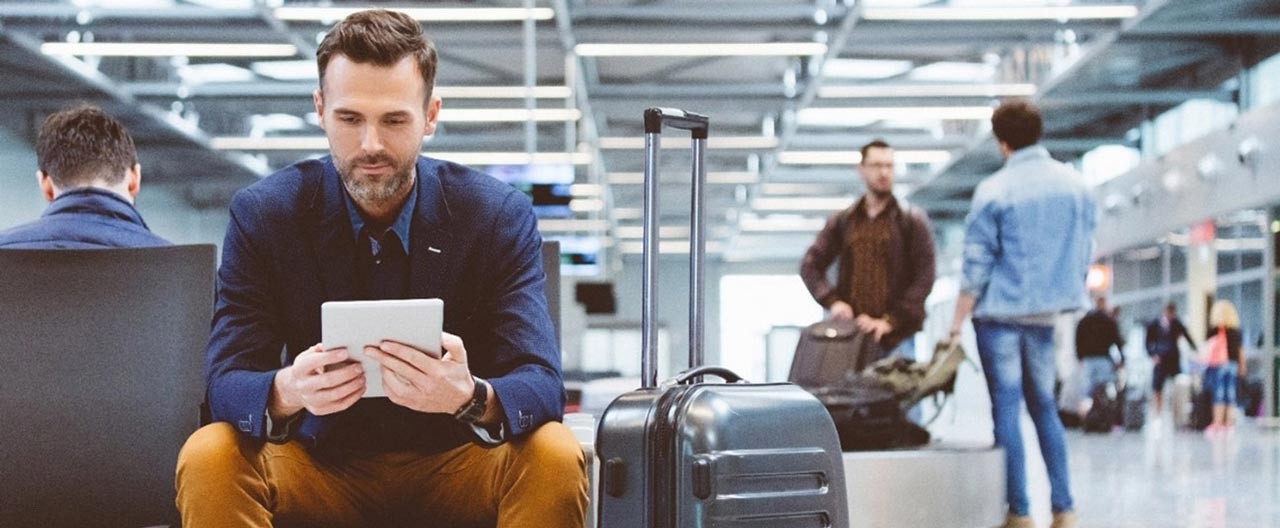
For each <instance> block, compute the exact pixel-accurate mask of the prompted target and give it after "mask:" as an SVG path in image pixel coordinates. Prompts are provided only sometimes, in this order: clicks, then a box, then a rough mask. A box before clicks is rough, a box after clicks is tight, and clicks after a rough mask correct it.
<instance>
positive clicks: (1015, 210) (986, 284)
mask: <svg viewBox="0 0 1280 528" xmlns="http://www.w3.org/2000/svg"><path fill="white" fill-rule="evenodd" d="M991 124H992V132H993V133H994V134H995V137H996V140H997V142H998V143H999V147H1000V154H1001V155H1002V156H1003V157H1004V158H1005V160H1006V162H1005V165H1004V168H1002V169H1001V170H1000V171H998V172H996V173H995V174H993V175H991V176H990V177H988V178H987V179H985V180H983V181H982V183H980V184H978V187H977V189H975V191H974V194H973V205H972V208H971V209H970V211H969V216H968V218H966V220H965V240H964V267H963V277H962V279H961V287H960V295H959V297H958V299H957V300H956V312H955V317H954V318H953V319H952V323H951V336H952V339H956V338H958V337H959V335H960V327H961V325H962V324H963V323H964V320H965V319H966V318H968V317H969V316H970V315H971V314H972V316H973V326H974V330H975V332H976V334H977V338H978V355H979V356H980V357H981V358H982V367H983V370H984V372H985V374H986V378H987V388H988V391H989V392H990V394H991V407H992V409H991V414H992V421H993V422H994V425H995V428H994V429H995V431H994V434H995V440H996V445H998V446H1000V447H1002V448H1004V451H1005V456H1006V471H1007V475H1008V479H1007V482H1006V485H1007V486H1008V489H1007V499H1008V503H1009V513H1008V517H1007V519H1006V524H1005V526H1010V527H1022V526H1032V525H1033V523H1032V519H1031V517H1030V507H1031V506H1030V501H1029V500H1028V498H1027V476H1026V467H1025V460H1024V458H1025V456H1024V453H1023V447H1022V433H1021V431H1020V428H1019V422H1020V420H1019V416H1020V415H1021V412H1022V400H1023V396H1024V395H1025V397H1026V402H1027V410H1028V411H1030V414H1031V419H1032V421H1034V422H1035V426H1036V432H1037V434H1038V436H1039V440H1040V452H1041V454H1042V455H1043V456H1044V461H1045V465H1046V467H1047V469H1048V473H1049V485H1050V490H1051V495H1050V504H1051V505H1052V507H1053V524H1052V526H1053V528H1062V527H1070V526H1075V525H1076V517H1075V513H1074V512H1073V508H1074V505H1073V504H1072V498H1071V487H1070V479H1069V478H1068V475H1067V444H1066V441H1065V439H1064V438H1063V430H1062V421H1061V420H1060V419H1059V417H1058V413H1057V406H1056V405H1055V403H1054V396H1053V388H1054V381H1055V379H1056V372H1055V357H1054V341H1053V324H1054V321H1055V319H1056V318H1057V316H1058V315H1059V314H1061V313H1063V312H1070V311H1075V310H1079V309H1081V308H1083V307H1084V306H1085V305H1086V304H1087V299H1088V293H1087V291H1086V288H1085V275H1086V274H1087V272H1088V269H1089V263H1090V261H1091V254H1092V248H1093V244H1092V238H1093V232H1094V228H1095V225H1096V220H1095V217H1094V215H1095V206H1094V200H1093V198H1092V197H1090V196H1089V191H1088V188H1087V187H1086V186H1085V184H1084V179H1083V177H1081V176H1080V174H1078V173H1076V172H1075V171H1074V170H1072V169H1071V168H1070V167H1069V166H1067V165H1065V164H1062V163H1059V162H1057V161H1054V160H1053V158H1051V157H1049V151H1048V150H1046V149H1045V148H1044V147H1043V146H1041V145H1038V144H1037V142H1038V141H1039V140H1040V135H1041V132H1042V130H1043V122H1042V120H1041V118H1040V110H1039V108H1037V107H1036V106H1035V105H1033V104H1031V103H1030V102H1027V101H1025V100H1016V101H1010V102H1006V103H1004V104H1002V105H1000V107H999V108H997V109H996V111H995V113H994V114H993V115H992V117H991Z"/></svg>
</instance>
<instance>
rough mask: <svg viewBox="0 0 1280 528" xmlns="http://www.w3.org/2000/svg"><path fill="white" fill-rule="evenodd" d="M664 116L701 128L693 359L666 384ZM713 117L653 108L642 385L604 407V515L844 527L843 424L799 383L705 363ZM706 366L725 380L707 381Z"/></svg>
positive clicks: (599, 441) (693, 253) (613, 527)
mask: <svg viewBox="0 0 1280 528" xmlns="http://www.w3.org/2000/svg"><path fill="white" fill-rule="evenodd" d="M664 124H667V125H671V126H675V127H678V128H682V129H688V130H690V131H691V132H692V135H693V139H694V141H693V154H694V162H693V164H694V168H693V189H694V190H693V207H692V213H693V230H692V237H691V241H690V259H689V260H690V280H689V282H690V295H689V299H690V310H689V315H690V332H689V336H690V337H689V355H690V366H691V367H692V368H691V369H690V370H688V371H686V372H684V373H681V374H680V375H678V376H676V377H675V378H673V379H670V380H667V381H664V382H662V383H661V384H656V383H655V381H656V379H657V367H656V358H657V357H656V356H657V354H656V350H657V346H656V345H657V324H656V314H657V311H656V307H657V305H656V304H655V303H656V300H657V299H656V296H655V294H656V292H655V289H656V285H657V281H656V278H657V269H656V263H657V242H658V239H657V236H656V235H657V219H658V215H657V211H658V208H657V197H658V193H657V191H658V179H657V174H656V171H657V166H658V163H657V162H658V140H659V138H660V133H661V130H662V126H663V125H664ZM707 129H708V122H707V119H706V118H705V117H702V116H699V115H696V114H690V113H686V112H683V111H680V110H669V109H657V108H651V109H649V110H647V111H646V112H645V149H646V154H647V156H646V159H645V203H644V226H645V227H644V242H643V244H644V257H643V261H644V278H643V281H642V304H643V305H644V309H643V312H642V315H641V327H642V334H641V348H642V356H641V385H642V386H641V388H640V389H638V390H635V391H632V392H629V393H627V394H624V395H623V396H621V397H619V398H618V399H617V400H614V402H613V403H612V404H610V405H609V407H608V408H607V409H605V412H604V414H603V415H602V416H601V418H600V427H599V430H598V432H597V436H596V452H597V453H598V454H599V457H600V461H601V470H602V471H601V479H600V480H601V484H602V486H601V493H600V497H599V502H598V508H599V509H598V510H597V511H598V512H599V520H600V526H602V527H606V528H628V527H646V528H677V527H679V528H702V527H707V528H710V527H774V528H787V527H802V526H803V527H840V528H843V527H846V526H848V506H847V501H848V497H847V496H846V493H845V485H844V467H843V459H842V457H841V453H840V444H839V440H838V438H837V436H836V431H835V426H834V425H833V424H832V421H831V417H830V415H828V414H827V410H826V409H825V408H824V407H823V406H822V404H821V403H820V402H819V401H818V400H817V399H815V398H814V397H813V396H812V395H810V394H809V393H808V392H806V391H804V390H803V389H801V388H799V387H797V386H795V385H792V384H789V383H771V384H751V383H746V382H744V381H742V380H741V379H740V378H739V377H738V376H737V375H736V374H734V373H733V372H730V371H728V370H726V369H723V368H719V367H706V366H702V314H703V309H702V304H703V298H702V296H703V289H702V258H703V248H704V241H703V238H702V231H703V224H704V222H703V216H702V200H703V198H702V189H703V186H704V183H705V177H706V173H705V169H704V168H703V162H702V160H703V150H704V149H705V147H706V137H707ZM705 375H714V376H717V377H720V378H723V382H714V383H712V382H707V383H704V382H701V380H700V379H699V378H700V377H702V376H705Z"/></svg>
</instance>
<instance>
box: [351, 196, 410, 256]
mask: <svg viewBox="0 0 1280 528" xmlns="http://www.w3.org/2000/svg"><path fill="white" fill-rule="evenodd" d="M417 197H418V178H414V179H413V188H412V189H409V198H408V199H407V200H405V202H404V205H402V206H400V214H399V215H397V216H396V221H395V223H393V224H391V229H390V231H391V232H393V233H395V234H396V237H398V238H399V239H400V244H401V245H402V246H404V254H406V255H408V254H409V226H410V225H412V224H413V210H414V206H415V205H416V204H417V202H418V200H417ZM342 201H344V202H346V204H347V216H348V217H349V218H350V219H351V231H352V232H353V233H355V237H356V240H357V241H359V240H360V234H361V232H363V231H364V226H365V223H364V218H363V217H361V216H360V209H359V208H357V207H356V202H355V200H352V199H351V195H350V194H349V193H348V192H347V187H346V186H345V185H344V186H342ZM384 233H385V232H384ZM380 234H381V233H377V235H380Z"/></svg>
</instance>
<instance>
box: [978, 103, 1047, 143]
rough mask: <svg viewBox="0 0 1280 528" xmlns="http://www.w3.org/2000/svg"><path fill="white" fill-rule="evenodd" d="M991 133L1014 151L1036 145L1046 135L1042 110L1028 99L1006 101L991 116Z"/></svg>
mask: <svg viewBox="0 0 1280 528" xmlns="http://www.w3.org/2000/svg"><path fill="white" fill-rule="evenodd" d="M991 132H992V133H994V134H995V135H996V139H998V140H1000V141H1003V142H1005V143H1006V144H1008V145H1009V148H1011V149H1013V150H1018V149H1020V148H1023V147H1029V146H1031V145H1034V144H1036V143H1037V142H1039V141H1040V135H1041V134H1043V133H1044V121H1043V120H1041V118H1040V108H1038V107H1037V106H1036V105H1035V104H1033V103H1032V102H1031V101H1028V100H1026V99H1013V100H1010V101H1005V102H1004V104H1001V105H1000V107H999V108H996V111H995V112H994V113H992V114H991Z"/></svg>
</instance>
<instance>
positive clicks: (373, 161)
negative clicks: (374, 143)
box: [351, 154, 395, 165]
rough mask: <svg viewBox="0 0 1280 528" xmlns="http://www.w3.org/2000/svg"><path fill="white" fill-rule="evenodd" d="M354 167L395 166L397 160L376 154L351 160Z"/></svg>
mask: <svg viewBox="0 0 1280 528" xmlns="http://www.w3.org/2000/svg"><path fill="white" fill-rule="evenodd" d="M351 164H352V165H393V164H395V160H393V159H391V156H387V155H385V154H374V155H371V156H364V157H360V158H355V159H353V160H351Z"/></svg>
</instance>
